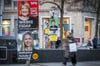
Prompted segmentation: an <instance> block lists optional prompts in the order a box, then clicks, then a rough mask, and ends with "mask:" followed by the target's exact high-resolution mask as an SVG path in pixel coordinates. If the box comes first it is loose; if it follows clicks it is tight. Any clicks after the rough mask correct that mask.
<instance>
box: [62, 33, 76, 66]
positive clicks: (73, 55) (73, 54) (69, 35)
mask: <svg viewBox="0 0 100 66" xmlns="http://www.w3.org/2000/svg"><path fill="white" fill-rule="evenodd" d="M70 43H76V41H75V39H74V37H73V36H72V33H71V32H67V37H66V43H65V55H64V61H63V64H64V65H65V66H66V64H67V61H68V59H69V58H71V62H72V64H73V65H76V63H77V61H76V52H70V51H69V44H70Z"/></svg>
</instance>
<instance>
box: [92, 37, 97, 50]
mask: <svg viewBox="0 0 100 66" xmlns="http://www.w3.org/2000/svg"><path fill="white" fill-rule="evenodd" d="M92 42H93V48H94V49H96V48H97V37H96V36H95V37H94V39H93V40H92Z"/></svg>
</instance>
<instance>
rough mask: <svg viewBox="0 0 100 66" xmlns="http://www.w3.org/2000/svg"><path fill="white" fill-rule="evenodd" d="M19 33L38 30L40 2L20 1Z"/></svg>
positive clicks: (33, 0) (36, 0)
mask: <svg viewBox="0 0 100 66" xmlns="http://www.w3.org/2000/svg"><path fill="white" fill-rule="evenodd" d="M17 5H18V32H23V31H33V30H37V29H38V22H39V21H38V16H39V9H38V0H19V1H18V4H17Z"/></svg>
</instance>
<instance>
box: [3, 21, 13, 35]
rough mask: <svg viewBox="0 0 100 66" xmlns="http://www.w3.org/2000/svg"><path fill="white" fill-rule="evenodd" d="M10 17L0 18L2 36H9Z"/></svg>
mask: <svg viewBox="0 0 100 66" xmlns="http://www.w3.org/2000/svg"><path fill="white" fill-rule="evenodd" d="M10 23H11V21H10V19H3V20H2V36H10Z"/></svg>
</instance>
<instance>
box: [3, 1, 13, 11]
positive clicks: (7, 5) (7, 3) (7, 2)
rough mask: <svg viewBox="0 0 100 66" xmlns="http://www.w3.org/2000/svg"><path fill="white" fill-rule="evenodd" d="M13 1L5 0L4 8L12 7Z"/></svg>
mask: <svg viewBox="0 0 100 66" xmlns="http://www.w3.org/2000/svg"><path fill="white" fill-rule="evenodd" d="M11 1H12V0H4V9H5V10H8V9H11Z"/></svg>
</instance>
